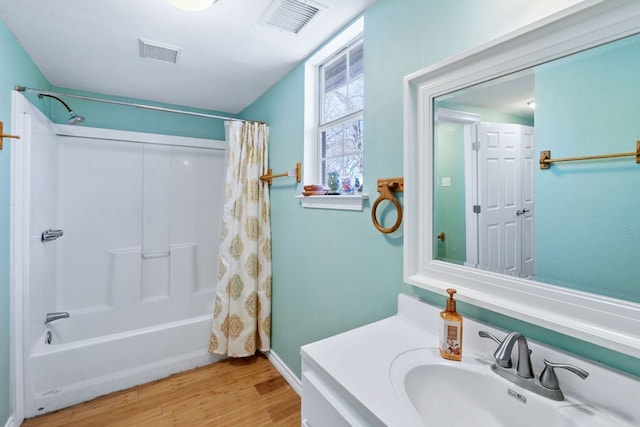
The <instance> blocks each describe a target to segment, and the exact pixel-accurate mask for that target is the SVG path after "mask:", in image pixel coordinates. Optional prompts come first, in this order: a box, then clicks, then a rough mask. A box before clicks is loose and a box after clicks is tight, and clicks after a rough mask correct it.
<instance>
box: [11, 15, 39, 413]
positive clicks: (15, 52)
mask: <svg viewBox="0 0 640 427" xmlns="http://www.w3.org/2000/svg"><path fill="white" fill-rule="evenodd" d="M0 53H1V54H2V58H3V61H2V67H0V120H1V121H2V122H3V123H4V130H5V133H11V91H12V90H13V86H14V85H15V84H17V83H19V84H28V85H33V86H37V87H42V88H44V89H48V88H49V82H48V81H47V79H46V78H44V76H43V75H42V73H41V72H40V70H38V68H37V67H36V66H35V65H34V63H33V61H31V58H29V56H28V55H27V54H26V52H25V51H24V50H23V49H22V47H21V46H20V44H19V43H18V42H17V41H16V39H15V38H14V37H13V34H12V33H11V32H10V31H9V30H8V29H7V27H6V26H5V25H4V23H3V22H1V21H0ZM19 143H20V141H16V140H13V139H5V140H4V149H3V150H2V151H0V425H4V424H5V423H6V421H7V419H8V418H9V416H10V412H11V411H10V405H9V401H10V399H9V393H10V390H9V356H10V352H9V351H10V349H9V322H10V318H9V236H10V235H9V216H10V202H11V199H10V191H11V186H10V183H9V181H10V178H11V146H12V145H13V144H19Z"/></svg>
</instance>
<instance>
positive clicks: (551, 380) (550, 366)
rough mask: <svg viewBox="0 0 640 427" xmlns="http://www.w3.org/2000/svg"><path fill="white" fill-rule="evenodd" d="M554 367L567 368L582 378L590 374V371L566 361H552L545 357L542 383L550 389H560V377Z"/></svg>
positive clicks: (541, 377) (541, 376)
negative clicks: (568, 363)
mask: <svg viewBox="0 0 640 427" xmlns="http://www.w3.org/2000/svg"><path fill="white" fill-rule="evenodd" d="M554 368H562V369H566V370H568V371H571V372H573V373H574V374H576V375H577V376H579V377H580V378H582V379H585V378H587V377H588V376H589V373H588V372H587V371H585V370H584V369H581V368H578V367H577V366H573V365H567V364H564V363H552V362H549V361H548V360H547V359H544V370H543V371H542V374H540V384H541V385H542V387H545V388H548V389H550V390H560V384H559V383H558V377H557V375H556V372H555V370H554Z"/></svg>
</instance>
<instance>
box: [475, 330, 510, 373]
mask: <svg viewBox="0 0 640 427" xmlns="http://www.w3.org/2000/svg"><path fill="white" fill-rule="evenodd" d="M478 335H479V336H480V338H489V339H490V340H493V341H495V342H496V343H497V344H498V345H499V346H500V345H502V341H503V340H501V339H500V338H498V337H496V336H495V335H493V334H492V333H490V332H487V331H479V332H478ZM503 367H504V368H511V367H513V364H512V363H511V359H509V361H508V362H506V363H505V366H503Z"/></svg>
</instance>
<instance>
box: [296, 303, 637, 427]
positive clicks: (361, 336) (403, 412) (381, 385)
mask: <svg viewBox="0 0 640 427" xmlns="http://www.w3.org/2000/svg"><path fill="white" fill-rule="evenodd" d="M441 310H442V308H440V307H436V306H433V305H431V304H428V303H425V302H423V301H421V300H419V299H418V298H415V297H412V296H408V295H404V294H401V295H399V297H398V313H397V314H396V315H394V316H392V317H389V318H386V319H383V320H381V321H378V322H374V323H371V324H369V325H365V326H362V327H360V328H356V329H353V330H351V331H347V332H344V333H342V334H339V335H336V336H333V337H329V338H326V339H324V340H320V341H317V342H314V343H311V344H307V345H305V346H303V347H302V348H301V354H302V358H303V375H304V374H305V372H304V364H305V363H306V364H308V365H312V366H313V368H314V369H315V370H319V371H320V372H321V373H322V375H323V376H328V378H330V380H331V382H332V384H334V387H338V388H340V389H341V392H340V394H342V395H348V396H349V398H350V399H351V400H352V401H355V402H357V403H358V406H359V407H361V408H360V410H364V411H365V412H366V417H365V419H366V420H367V421H368V422H366V423H365V424H374V425H376V424H379V425H387V426H411V425H419V424H420V423H419V421H417V419H416V418H415V415H414V414H412V413H411V411H407V408H406V407H405V406H403V404H402V403H401V401H400V400H399V399H398V397H397V395H396V393H395V392H394V390H393V387H392V385H391V381H390V366H391V365H392V362H393V361H394V359H395V358H397V357H398V356H399V355H401V354H403V353H406V352H407V351H410V350H414V349H418V348H437V347H438V336H437V331H438V324H439V322H438V320H439V312H440V311H441ZM480 330H485V331H487V332H490V333H492V334H494V335H496V336H498V337H499V338H502V337H504V336H505V335H506V333H505V332H504V331H501V330H498V329H495V328H492V327H490V326H488V325H485V324H483V323H480V322H477V321H474V320H471V319H465V320H464V324H463V356H462V357H463V361H464V358H465V354H467V355H468V354H469V353H474V354H475V355H480V356H481V357H483V358H484V356H486V360H487V363H491V360H492V359H491V356H492V354H493V352H494V351H495V348H496V344H495V343H494V342H493V341H491V340H489V339H483V338H480V337H478V331H480ZM530 348H531V349H532V351H533V353H532V363H533V367H534V371H535V374H536V375H539V374H540V370H541V366H542V359H543V358H547V359H550V360H553V361H556V362H562V363H570V364H575V365H578V366H580V367H582V368H584V369H586V370H587V371H589V372H590V374H591V375H590V377H589V378H588V381H589V382H590V384H588V385H587V384H583V383H581V382H582V380H580V379H579V378H578V377H577V376H575V375H564V373H563V372H560V373H559V374H558V377H559V378H560V383H561V387H562V390H563V391H564V392H565V395H567V396H571V397H568V398H567V401H566V403H567V404H572V399H573V398H574V397H575V398H578V399H580V401H581V403H582V402H589V401H592V402H598V406H600V407H602V408H605V409H609V410H610V411H611V412H614V413H616V414H618V416H620V418H621V420H622V421H624V422H623V424H625V423H626V422H628V423H629V424H630V425H640V424H635V423H636V422H638V423H640V410H639V409H638V408H637V406H638V405H637V404H636V403H634V399H635V398H637V396H638V395H639V393H640V381H639V380H638V378H635V377H631V376H627V375H625V374H622V373H619V372H616V371H613V370H611V369H607V368H605V367H602V366H600V365H597V364H595V363H593V362H589V361H586V360H583V359H578V358H576V357H575V356H572V355H569V354H565V353H562V352H560V351H558V350H555V349H550V348H548V347H543V346H541V345H538V344H536V343H535V342H530ZM613 390H616V393H612V391H613ZM618 392H620V393H618ZM634 396H635V397H634ZM589 397H590V398H589ZM303 411H304V390H303Z"/></svg>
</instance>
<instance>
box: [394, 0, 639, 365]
mask: <svg viewBox="0 0 640 427" xmlns="http://www.w3.org/2000/svg"><path fill="white" fill-rule="evenodd" d="M638 32H640V2H638V1H637V0H589V1H584V2H581V3H579V4H577V5H575V6H573V7H570V8H568V9H565V10H564V11H562V12H559V13H557V14H554V15H552V16H550V17H548V18H546V19H544V20H541V21H538V22H536V23H534V24H532V25H529V26H527V27H524V28H522V29H520V30H518V31H515V32H513V33H511V34H508V35H506V36H504V37H501V38H499V39H497V40H495V41H493V42H490V43H487V44H484V45H481V46H479V47H477V48H475V49H473V50H471V51H469V52H467V53H465V54H463V55H459V56H455V57H453V58H450V59H448V60H445V61H443V62H440V63H438V64H435V65H434V66H431V67H428V68H425V69H423V70H420V71H417V72H415V73H413V74H410V75H408V76H406V77H405V79H404V104H405V105H404V172H405V189H404V203H405V225H404V228H405V231H404V236H405V237H404V266H403V267H404V281H405V282H407V283H409V284H411V285H414V286H417V287H420V288H423V289H426V290H429V291H433V292H437V293H439V294H441V295H446V292H445V290H446V288H448V287H455V288H456V289H457V290H458V298H459V300H461V301H464V302H467V303H469V304H473V305H475V306H479V307H482V308H485V309H488V310H491V311H494V312H497V313H501V314H504V315H507V316H511V317H514V318H517V319H520V320H523V321H526V322H529V323H532V324H534V325H538V326H541V327H544V328H548V329H551V330H554V331H557V332H560V333H563V334H566V335H569V336H573V337H576V338H578V339H581V340H584V341H587V342H591V343H594V344H597V345H600V346H602V347H605V348H608V349H611V350H615V351H618V352H621V353H624V354H628V355H631V356H633V357H640V304H638V303H633V302H627V301H623V300H618V299H614V298H609V297H604V296H601V295H596V294H590V293H586V292H581V291H576V290H572V289H569V288H562V287H558V286H553V285H549V284H545V283H541V282H535V281H530V280H524V279H519V278H514V277H508V276H504V275H499V274H495V273H491V272H486V271H479V270H476V269H472V268H468V267H464V266H459V265H455V264H449V263H445V262H441V261H437V260H434V259H433V246H434V245H433V241H434V236H433V227H432V223H433V216H432V205H433V190H432V189H433V167H432V166H431V165H432V164H433V163H432V162H433V158H432V153H433V150H432V135H433V120H432V118H433V114H434V111H433V107H432V106H433V101H434V99H435V98H437V97H438V96H441V95H444V94H447V93H449V92H452V91H455V90H457V89H460V88H463V87H467V86H470V85H474V84H477V83H481V82H484V81H487V80H490V79H494V78H497V77H500V76H503V75H505V74H509V73H513V72H516V71H520V70H523V69H526V68H530V67H533V66H535V65H538V64H541V63H544V62H548V61H551V60H554V59H557V58H560V57H564V56H567V55H570V54H572V53H575V52H578V51H581V50H585V49H589V48H592V47H595V46H598V45H600V44H603V43H607V42H610V41H613V40H617V39H620V38H623V37H626V36H629V35H632V34H636V33H638ZM638 139H640V135H639V138H638ZM639 280H640V279H639Z"/></svg>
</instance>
